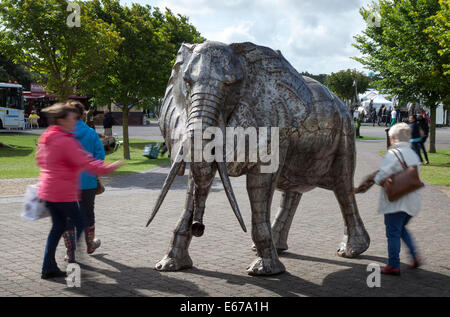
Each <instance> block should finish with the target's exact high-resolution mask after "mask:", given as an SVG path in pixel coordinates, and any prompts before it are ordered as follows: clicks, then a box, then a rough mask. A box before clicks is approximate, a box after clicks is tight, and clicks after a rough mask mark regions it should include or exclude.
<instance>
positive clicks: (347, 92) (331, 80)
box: [325, 69, 370, 101]
mask: <svg viewBox="0 0 450 317" xmlns="http://www.w3.org/2000/svg"><path fill="white" fill-rule="evenodd" d="M369 83H370V78H369V77H368V76H366V75H365V74H364V73H363V72H360V71H357V70H355V69H353V70H352V69H347V70H341V71H339V72H337V73H331V75H328V76H327V77H326V79H325V85H326V86H327V87H328V88H329V89H330V90H331V91H332V92H334V93H335V94H336V95H337V96H338V97H339V98H341V99H342V100H344V101H349V100H355V101H356V98H357V96H356V89H357V91H358V93H364V92H365V91H366V90H367V88H368V87H369ZM355 84H356V87H355Z"/></svg>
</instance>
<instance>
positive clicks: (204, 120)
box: [188, 86, 246, 237]
mask: <svg viewBox="0 0 450 317" xmlns="http://www.w3.org/2000/svg"><path fill="white" fill-rule="evenodd" d="M216 91H220V90H218V89H217V88H216V89H214V88H211V87H208V86H206V87H200V88H197V89H194V90H193V92H192V94H191V105H190V107H189V112H188V135H189V136H190V137H191V141H192V142H191V156H192V160H191V170H192V175H193V178H194V182H195V194H194V206H195V207H194V216H193V223H192V234H193V235H194V236H196V237H200V236H202V235H203V233H204V229H205V226H204V225H203V214H204V211H205V203H206V198H207V197H208V194H209V190H210V188H211V185H212V183H213V181H214V177H215V174H216V171H217V169H219V172H220V176H221V180H222V183H223V185H224V189H225V192H226V194H227V197H228V199H229V201H230V204H231V206H232V208H233V211H234V213H235V215H236V217H237V218H238V220H239V223H240V224H241V227H242V229H243V230H244V231H245V232H246V228H245V225H244V222H243V220H242V216H241V214H240V211H239V207H238V205H237V201H236V198H235V197H234V193H233V189H232V187H231V182H230V179H229V176H228V173H227V170H226V167H225V163H224V162H223V161H222V162H206V161H204V160H203V159H202V160H200V162H198V161H196V158H198V157H201V156H199V155H195V151H202V150H203V148H204V146H205V144H206V141H205V140H203V138H202V137H201V138H197V140H199V139H201V140H202V143H201V147H199V146H198V145H196V144H195V139H196V138H195V133H201V134H202V135H203V132H204V131H205V130H206V129H207V128H209V127H218V126H219V116H220V108H219V105H221V104H222V103H223V97H222V96H220V95H219V94H217V93H216Z"/></svg>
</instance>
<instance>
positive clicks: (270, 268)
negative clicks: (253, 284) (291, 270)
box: [247, 258, 286, 276]
mask: <svg viewBox="0 0 450 317" xmlns="http://www.w3.org/2000/svg"><path fill="white" fill-rule="evenodd" d="M285 271H286V268H285V267H284V264H283V263H281V261H280V260H279V259H278V258H277V259H270V258H257V259H256V260H255V261H253V262H252V263H251V264H250V266H249V267H248V268H247V273H248V274H249V275H253V276H261V275H275V274H280V273H283V272H285Z"/></svg>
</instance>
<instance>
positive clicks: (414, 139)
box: [409, 116, 423, 163]
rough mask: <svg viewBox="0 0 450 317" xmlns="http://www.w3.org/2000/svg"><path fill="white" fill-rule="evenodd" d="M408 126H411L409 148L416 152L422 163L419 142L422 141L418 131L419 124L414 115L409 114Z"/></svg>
mask: <svg viewBox="0 0 450 317" xmlns="http://www.w3.org/2000/svg"><path fill="white" fill-rule="evenodd" d="M409 127H410V128H411V140H410V141H409V142H410V143H411V148H412V149H413V150H414V152H416V154H417V155H418V156H419V158H420V162H422V163H423V159H422V156H421V155H420V144H421V143H422V135H421V133H420V126H419V123H418V122H417V119H416V117H415V116H409Z"/></svg>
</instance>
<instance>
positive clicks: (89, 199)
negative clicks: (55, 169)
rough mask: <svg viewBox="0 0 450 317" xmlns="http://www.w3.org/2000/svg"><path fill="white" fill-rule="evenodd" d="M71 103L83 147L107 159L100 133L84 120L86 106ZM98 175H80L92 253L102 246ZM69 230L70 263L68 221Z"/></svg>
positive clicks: (70, 256) (67, 237)
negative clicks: (97, 236) (98, 230)
mask: <svg viewBox="0 0 450 317" xmlns="http://www.w3.org/2000/svg"><path fill="white" fill-rule="evenodd" d="M68 104H69V105H71V106H72V107H75V108H76V109H77V111H78V114H79V116H78V121H77V124H76V126H75V129H76V130H75V131H73V133H75V138H76V139H77V140H78V142H80V143H81V145H82V146H83V148H84V149H85V150H86V151H87V152H89V153H90V154H92V156H93V157H95V158H96V159H98V160H104V159H105V149H104V147H103V143H102V142H101V141H100V138H99V136H98V134H97V133H96V132H95V130H94V129H92V128H90V127H89V126H88V125H87V124H86V123H85V122H84V106H83V105H82V104H81V103H80V102H78V101H69V102H68ZM97 186H98V184H97V177H96V176H95V175H92V174H89V173H88V172H83V173H82V174H81V175H80V182H79V188H80V190H81V201H80V207H81V209H82V210H83V212H84V213H85V215H86V216H87V222H88V223H87V227H86V229H85V231H84V233H85V238H86V246H87V253H88V254H92V253H93V252H94V251H95V250H96V249H97V248H98V247H100V244H101V242H100V240H99V239H95V213H94V204H95V195H96V192H97ZM67 228H68V230H66V231H65V232H64V235H63V237H64V243H65V245H66V248H67V255H66V257H65V260H66V261H67V262H69V263H74V262H75V248H76V246H75V231H74V226H73V225H72V224H71V223H70V221H69V223H68V226H67Z"/></svg>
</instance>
